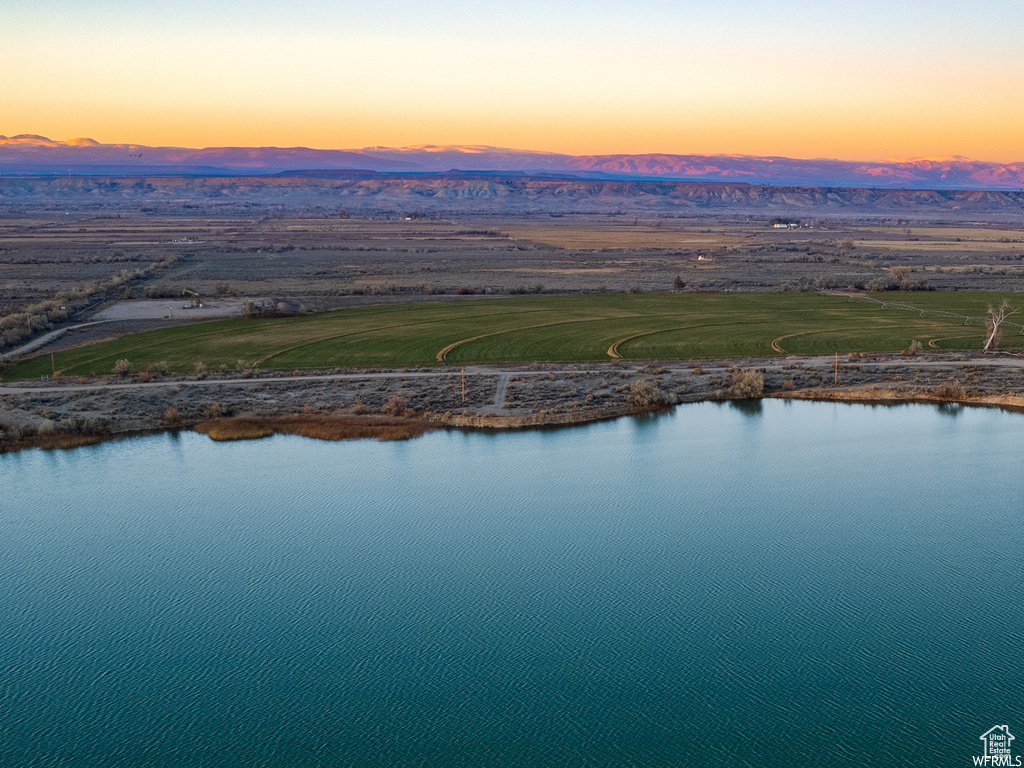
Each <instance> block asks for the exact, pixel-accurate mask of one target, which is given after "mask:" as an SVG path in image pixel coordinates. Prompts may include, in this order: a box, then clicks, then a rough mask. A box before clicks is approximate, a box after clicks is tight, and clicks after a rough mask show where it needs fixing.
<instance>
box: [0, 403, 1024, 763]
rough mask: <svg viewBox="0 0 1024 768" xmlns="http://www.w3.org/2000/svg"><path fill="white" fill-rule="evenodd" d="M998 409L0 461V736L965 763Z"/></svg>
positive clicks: (167, 745) (985, 664)
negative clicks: (0, 496)
mask: <svg viewBox="0 0 1024 768" xmlns="http://www.w3.org/2000/svg"><path fill="white" fill-rule="evenodd" d="M951 416H952V417H953V418H950V417H951ZM1021 418H1022V417H1021V416H1018V415H1014V414H1007V413H1002V412H999V411H989V410H976V409H948V408H947V409H939V408H933V407H927V406H899V407H885V408H875V407H868V406H854V405H842V404H837V403H805V402H779V401H765V402H763V403H756V404H755V403H750V404H739V403H737V404H731V405H724V404H710V403H708V404H698V405H692V406H684V407H681V408H679V409H677V410H675V411H673V412H671V413H667V414H663V415H660V416H647V417H636V418H628V419H622V420H619V421H615V422H608V423H602V424H595V425H591V426H587V427H578V428H572V429H563V430H555V431H532V432H522V433H513V434H493V433H483V432H442V433H433V434H430V435H427V436H425V437H423V438H421V439H419V440H415V441H410V442H407V443H376V442H359V443H323V442H318V441H313V440H305V439H303V438H297V437H275V438H273V439H271V440H265V441H257V442H245V443H228V444H219V443H213V442H211V441H209V440H208V439H207V438H205V437H202V436H199V435H195V434H192V433H182V434H180V435H160V436H154V437H149V438H143V439H137V440H129V441H122V442H117V443H109V444H106V445H101V446H94V447H89V448H83V449H77V450H75V451H71V452H49V453H47V452H38V451H32V452H26V453H22V454H13V455H9V456H3V457H0V479H2V480H3V487H4V489H5V501H4V504H3V507H2V509H0V703H2V706H0V765H2V766H18V767H19V768H21V767H22V766H40V767H41V766H89V768H95V767H102V766H136V765H188V766H193V765H194V766H252V765H262V766H323V765H345V766H383V765H387V766H482V765H488V766H489V765H508V766H536V765H644V766H646V765H658V766H661V765H670V766H677V765H678V766H690V765H699V764H704V763H707V762H709V761H710V762H713V763H714V764H716V765H724V766H733V765H734V766H750V765H778V766H819V765H823V764H828V765H840V766H865V765H867V766H891V765H893V764H899V763H906V764H921V765H965V764H970V761H971V756H972V755H975V754H977V753H978V748H977V746H976V745H977V744H978V743H979V742H978V736H980V735H981V733H983V732H985V731H986V730H987V729H988V728H990V727H991V726H992V725H995V724H1003V723H1007V724H1009V725H1010V727H1011V731H1012V730H1013V727H1014V726H1013V723H1015V722H1017V723H1019V722H1024V717H1022V715H1024V708H1022V705H1021V702H1022V701H1024V676H1022V673H1021V669H1020V667H1021V665H1020V647H1021V641H1022V638H1024V619H1022V612H1021V609H1020V607H1021V605H1022V604H1024V570H1022V565H1021V564H1022V563H1024V534H1021V528H1022V526H1021V522H1022V520H1021V517H1022V510H1024V480H1022V479H1021V467H1020V458H1019V456H1020V450H1019V443H1020V437H1019V436H1020V434H1021V425H1022V424H1024V421H1022V420H1021Z"/></svg>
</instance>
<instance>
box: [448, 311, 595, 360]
mask: <svg viewBox="0 0 1024 768" xmlns="http://www.w3.org/2000/svg"><path fill="white" fill-rule="evenodd" d="M607 319H608V318H607V317H581V318H578V319H576V320H558V321H557V322H554V323H541V324H540V325H524V326H523V327H522V328H505V329H504V330H501V331H494V332H492V333H482V334H480V335H479V336H473V337H471V338H468V339H460V340H459V341H456V342H455V343H453V344H449V345H448V346H447V347H445V348H444V349H442V350H441V351H440V352H438V353H437V362H439V363H447V362H448V354H449V353H450V352H451V351H452V350H453V349H455V348H456V347H461V346H462V345H463V344H469V343H470V342H472V341H479V340H480V339H486V338H489V337H491V336H504V335H505V334H508V333H516V332H518V331H529V330H532V329H534V328H550V327H551V326H553V325H568V324H569V323H593V322H598V321H601V320H607Z"/></svg>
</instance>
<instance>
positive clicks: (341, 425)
mask: <svg viewBox="0 0 1024 768" xmlns="http://www.w3.org/2000/svg"><path fill="white" fill-rule="evenodd" d="M436 428H437V427H436V426H435V425H433V424H430V423H429V422H425V421H420V420H418V419H404V418H388V417H379V418H376V417H371V416H318V415H308V414H295V415H292V416H265V417H244V416H243V417H225V418H218V419H209V420H207V421H202V422H200V423H198V424H196V425H195V426H194V427H193V429H194V430H195V431H196V432H201V433H202V434H204V435H208V436H209V437H210V438H211V439H212V440H258V439H259V438H262V437H270V436H271V435H275V434H276V435H302V436H303V437H313V438H316V439H318V440H358V439H361V438H368V437H369V438H376V439H377V440H408V439H410V438H413V437H419V436H420V435H422V434H423V433H424V432H428V431H430V430H432V429H436Z"/></svg>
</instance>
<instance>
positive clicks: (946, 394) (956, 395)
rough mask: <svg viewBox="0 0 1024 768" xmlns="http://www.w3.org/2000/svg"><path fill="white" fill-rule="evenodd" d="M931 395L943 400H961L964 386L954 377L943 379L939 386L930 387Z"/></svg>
mask: <svg viewBox="0 0 1024 768" xmlns="http://www.w3.org/2000/svg"><path fill="white" fill-rule="evenodd" d="M932 395H933V396H934V397H938V398H941V399H943V400H962V399H963V397H964V387H963V385H962V384H961V383H960V382H959V381H957V380H956V379H950V380H949V381H944V382H942V383H941V384H939V386H937V387H933V388H932Z"/></svg>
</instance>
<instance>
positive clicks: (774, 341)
mask: <svg viewBox="0 0 1024 768" xmlns="http://www.w3.org/2000/svg"><path fill="white" fill-rule="evenodd" d="M809 333H822V331H800V332H798V333H787V334H786V335H785V336H778V337H776V338H774V339H772V349H774V350H775V351H776V352H778V353H779V354H780V355H785V354H788V353H787V352H786V350H784V349H783V348H782V344H780V343H779V342H781V341H782V340H783V339H792V338H793V337H794V336H806V335H807V334H809Z"/></svg>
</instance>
